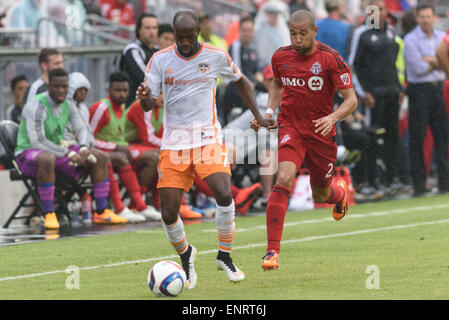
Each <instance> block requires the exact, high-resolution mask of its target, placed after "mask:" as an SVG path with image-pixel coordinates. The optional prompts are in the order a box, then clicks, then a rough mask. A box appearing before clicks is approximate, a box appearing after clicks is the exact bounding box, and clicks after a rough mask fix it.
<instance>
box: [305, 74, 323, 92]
mask: <svg viewBox="0 0 449 320" xmlns="http://www.w3.org/2000/svg"><path fill="white" fill-rule="evenodd" d="M308 85H309V88H310V90H312V91H320V90H321V89H322V88H323V85H324V80H323V78H321V77H318V76H315V77H311V78H310V79H309V83H308Z"/></svg>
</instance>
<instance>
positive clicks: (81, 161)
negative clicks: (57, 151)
mask: <svg viewBox="0 0 449 320" xmlns="http://www.w3.org/2000/svg"><path fill="white" fill-rule="evenodd" d="M68 158H69V164H71V165H73V166H75V167H83V166H84V165H85V164H86V158H84V157H82V156H81V155H80V154H78V153H76V152H70V153H69V155H68Z"/></svg>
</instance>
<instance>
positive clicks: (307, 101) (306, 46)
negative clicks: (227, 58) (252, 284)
mask: <svg viewBox="0 0 449 320" xmlns="http://www.w3.org/2000/svg"><path fill="white" fill-rule="evenodd" d="M289 28H290V39H291V45H290V46H286V47H281V48H279V49H278V50H277V51H276V52H275V53H274V54H273V57H272V66H273V72H274V78H273V81H272V84H271V88H270V92H269V98H268V107H267V112H266V113H265V115H264V117H265V118H271V117H272V114H273V113H274V112H275V111H276V108H277V107H278V106H281V111H280V113H279V116H278V128H279V144H278V163H279V165H278V174H277V180H276V184H275V185H274V186H273V190H272V192H271V193H270V196H269V198H268V205H267V216H266V222H267V240H268V246H267V254H266V255H265V257H264V258H263V259H264V260H263V262H262V268H263V269H264V270H271V269H277V268H278V267H279V251H280V242H281V237H282V230H283V227H284V217H285V213H286V211H287V205H288V199H289V196H290V191H291V189H292V183H293V181H294V178H295V177H296V173H297V170H298V169H299V168H300V167H301V165H302V164H303V162H304V163H305V164H306V166H307V168H308V169H309V171H310V184H311V187H312V193H313V199H314V201H315V202H316V203H330V204H334V205H333V207H332V216H333V217H334V219H335V220H340V219H342V218H343V217H344V216H345V214H346V211H347V186H346V183H345V182H344V181H343V180H339V181H337V182H336V183H333V182H332V177H333V171H334V167H335V161H336V155H337V144H336V141H335V140H336V131H335V127H334V125H335V123H336V122H337V121H339V120H341V119H344V118H345V117H346V116H348V115H350V114H351V113H352V112H353V111H354V110H355V109H356V108H357V98H356V95H355V92H354V90H353V88H352V81H351V74H350V71H349V68H348V66H347V65H346V63H344V62H343V59H342V58H341V57H340V55H339V54H338V52H337V51H335V50H333V49H332V48H330V47H329V46H327V45H324V44H322V43H320V42H318V41H316V39H315V36H316V33H317V30H318V28H317V27H316V26H315V19H314V17H313V15H312V14H311V13H310V12H308V11H304V10H298V11H295V12H294V13H293V14H292V16H291V18H290V21H289ZM337 90H338V91H339V92H340V93H341V94H342V96H343V98H344V102H343V103H342V104H341V105H340V106H339V107H338V108H337V109H336V110H335V111H333V109H332V104H333V98H334V95H335V93H336V91H337ZM251 127H252V128H253V129H255V130H257V129H258V128H259V124H258V123H257V121H256V120H255V119H253V120H252V121H251Z"/></svg>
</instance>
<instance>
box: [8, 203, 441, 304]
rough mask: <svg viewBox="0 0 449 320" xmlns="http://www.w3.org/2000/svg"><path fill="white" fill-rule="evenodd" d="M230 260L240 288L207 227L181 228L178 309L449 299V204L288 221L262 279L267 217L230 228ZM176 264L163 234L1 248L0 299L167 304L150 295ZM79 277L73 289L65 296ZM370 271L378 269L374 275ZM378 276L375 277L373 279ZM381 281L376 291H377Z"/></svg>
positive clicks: (364, 208) (369, 208)
mask: <svg viewBox="0 0 449 320" xmlns="http://www.w3.org/2000/svg"><path fill="white" fill-rule="evenodd" d="M236 223H237V233H236V235H235V241H234V250H233V254H232V256H233V259H234V261H235V263H236V264H237V265H238V266H239V267H240V268H241V269H242V270H243V271H244V272H245V275H246V279H245V280H244V281H242V282H240V283H231V282H229V281H228V280H227V277H226V275H225V274H224V272H222V271H218V270H217V268H216V266H215V256H216V250H217V234H216V231H215V223H214V222H213V221H211V222H206V223H201V224H192V225H186V235H187V239H188V240H189V242H190V243H192V244H193V245H195V246H196V247H197V249H198V253H199V254H198V257H197V260H196V270H197V273H198V284H197V286H196V287H195V288H194V289H192V290H186V291H184V292H183V293H182V294H181V295H180V296H179V297H177V298H171V299H182V300H209V299H210V300H215V299H220V300H221V299H223V300H227V299H233V300H246V299H256V300H258V299H261V300H274V299H295V300H297V299H449V251H448V243H449V196H447V195H441V196H434V197H425V198H416V199H408V200H401V201H389V202H380V203H369V204H363V205H356V206H353V207H351V208H350V209H349V212H348V215H347V216H346V217H345V218H344V219H343V220H341V221H338V222H337V221H333V220H332V218H331V214H330V209H320V210H312V211H306V212H289V213H287V215H286V219H285V228H284V235H283V242H282V245H281V255H280V268H279V270H276V271H266V272H264V271H263V270H262V269H261V267H260V263H261V258H262V256H263V255H264V254H265V243H266V228H265V216H264V215H256V216H251V217H239V218H237V219H236ZM166 259H168V260H174V261H177V262H178V263H180V260H179V258H178V257H177V256H176V255H175V251H174V249H173V248H172V247H171V245H170V244H169V242H168V240H167V239H166V236H165V233H164V232H163V230H162V228H156V229H148V230H145V231H140V232H139V231H138V232H129V233H123V234H112V235H102V236H93V237H84V238H65V239H61V240H56V241H46V242H34V243H29V244H20V245H14V246H6V247H2V248H0V299H52V300H53V299H163V300H168V299H169V298H156V297H155V296H154V295H153V294H152V293H151V292H150V291H149V289H148V285H147V275H148V271H149V270H150V268H151V266H152V265H154V264H155V263H156V262H157V261H159V260H166ZM69 266H76V267H78V268H79V270H80V272H79V289H76V288H73V289H68V288H67V286H66V282H68V283H72V282H70V279H71V278H70V276H72V275H73V273H70V272H69V273H66V270H67V268H68V267H69ZM373 268H374V269H373ZM372 270H375V272H372ZM376 281H377V282H376Z"/></svg>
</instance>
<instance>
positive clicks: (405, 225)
mask: <svg viewBox="0 0 449 320" xmlns="http://www.w3.org/2000/svg"><path fill="white" fill-rule="evenodd" d="M444 223H449V219H443V220H435V221H426V222H419V223H410V224H402V225H396V226H389V227H382V228H372V229H364V230H356V231H349V232H342V233H334V234H326V235H321V236H311V237H305V238H299V239H291V240H285V241H282V244H283V245H285V244H290V243H298V242H306V241H314V240H322V239H330V238H340V237H348V236H353V235H359V234H366V233H373V232H380V231H390V230H399V229H407V228H414V227H421V226H426V225H435V224H444ZM265 246H266V243H265V242H263V243H254V244H250V245H245V246H235V247H233V248H232V249H233V250H241V249H250V248H257V247H265ZM216 252H217V250H216V249H213V250H204V251H200V252H198V254H201V255H204V254H210V253H216ZM177 257H178V255H170V256H164V257H155V258H150V259H143V260H134V261H122V262H117V263H110V264H104V265H97V266H90V267H82V268H79V270H80V271H81V270H94V269H100V268H111V267H119V266H123V265H128V264H136V263H146V262H151V261H159V260H167V259H174V258H177ZM65 272H66V271H65V270H54V271H47V272H40V273H32V274H25V275H20V276H13V277H5V278H0V282H3V281H8V280H18V279H24V278H35V277H42V276H46V275H51V274H59V273H65Z"/></svg>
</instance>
